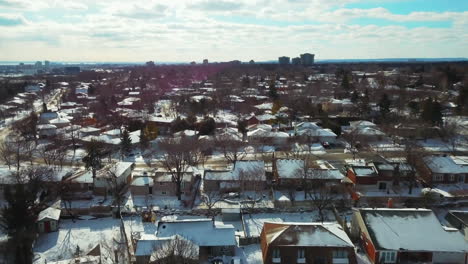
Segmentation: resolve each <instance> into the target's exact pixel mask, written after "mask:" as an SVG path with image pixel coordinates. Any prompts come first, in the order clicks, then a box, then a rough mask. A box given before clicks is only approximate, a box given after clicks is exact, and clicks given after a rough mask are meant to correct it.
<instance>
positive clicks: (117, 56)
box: [0, 0, 468, 62]
mask: <svg viewBox="0 0 468 264" xmlns="http://www.w3.org/2000/svg"><path fill="white" fill-rule="evenodd" d="M305 52H308V53H314V54H316V56H315V57H316V59H317V60H320V59H372V58H448V57H452V58H454V57H468V0H131V1H123V0H122V1H117V0H79V1H78V0H0V61H34V60H50V61H108V62H144V61H148V60H153V61H155V62H187V61H192V60H194V61H201V60H203V59H205V58H207V59H209V60H210V61H228V60H234V59H238V60H242V61H248V60H250V59H253V60H255V61H266V60H276V59H277V58H278V57H279V56H289V57H296V56H298V55H299V54H301V53H305Z"/></svg>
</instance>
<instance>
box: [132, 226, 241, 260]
mask: <svg viewBox="0 0 468 264" xmlns="http://www.w3.org/2000/svg"><path fill="white" fill-rule="evenodd" d="M201 234H205V235H201ZM175 238H179V239H182V240H184V241H190V242H191V243H193V244H194V245H196V247H197V249H198V259H197V262H196V263H204V262H205V261H207V260H208V258H210V257H216V256H234V254H235V248H236V246H237V242H236V237H235V228H234V226H233V225H223V224H219V223H217V222H213V221H212V220H211V219H190V220H175V221H159V222H158V223H157V231H156V236H155V237H152V238H145V239H140V240H138V241H137V245H136V252H135V256H136V259H137V263H148V260H151V255H152V254H153V252H154V251H155V250H157V248H158V246H160V245H161V244H162V243H166V242H167V241H170V240H173V239H175Z"/></svg>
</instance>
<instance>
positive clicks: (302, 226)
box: [260, 222, 357, 264]
mask: <svg viewBox="0 0 468 264" xmlns="http://www.w3.org/2000/svg"><path fill="white" fill-rule="evenodd" d="M260 241H261V249H262V257H263V263H264V264H274V263H279V264H290V263H343V264H347V263H349V264H356V263H357V262H356V254H355V252H354V245H353V243H352V242H351V240H350V239H349V237H348V235H347V234H346V233H345V232H344V231H343V229H342V228H341V226H340V225H338V224H336V223H271V222H265V223H264V224H263V229H262V233H261V235H260Z"/></svg>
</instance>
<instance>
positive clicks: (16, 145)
mask: <svg viewBox="0 0 468 264" xmlns="http://www.w3.org/2000/svg"><path fill="white" fill-rule="evenodd" d="M35 149H36V144H35V143H34V142H32V141H26V140H24V139H22V138H20V137H11V138H8V139H5V141H4V142H3V143H2V144H1V145H0V154H1V158H2V160H3V161H4V162H5V163H6V164H7V165H8V167H11V166H12V165H15V167H16V171H17V172H19V170H20V168H21V163H22V162H26V161H29V162H30V163H31V165H32V162H33V153H34V151H35Z"/></svg>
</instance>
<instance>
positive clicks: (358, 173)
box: [346, 165, 393, 190]
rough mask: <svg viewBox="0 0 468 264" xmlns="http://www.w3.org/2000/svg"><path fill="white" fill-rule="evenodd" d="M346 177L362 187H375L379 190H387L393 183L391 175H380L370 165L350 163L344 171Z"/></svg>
mask: <svg viewBox="0 0 468 264" xmlns="http://www.w3.org/2000/svg"><path fill="white" fill-rule="evenodd" d="M346 177H348V178H349V179H350V180H351V181H352V182H353V183H354V184H356V185H360V186H363V187H376V188H377V189H379V190H387V189H388V188H390V187H391V186H392V184H393V177H392V176H386V175H381V176H379V174H378V173H377V171H376V168H375V167H374V166H371V165H365V166H356V165H351V166H350V167H349V168H348V169H347V171H346Z"/></svg>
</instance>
